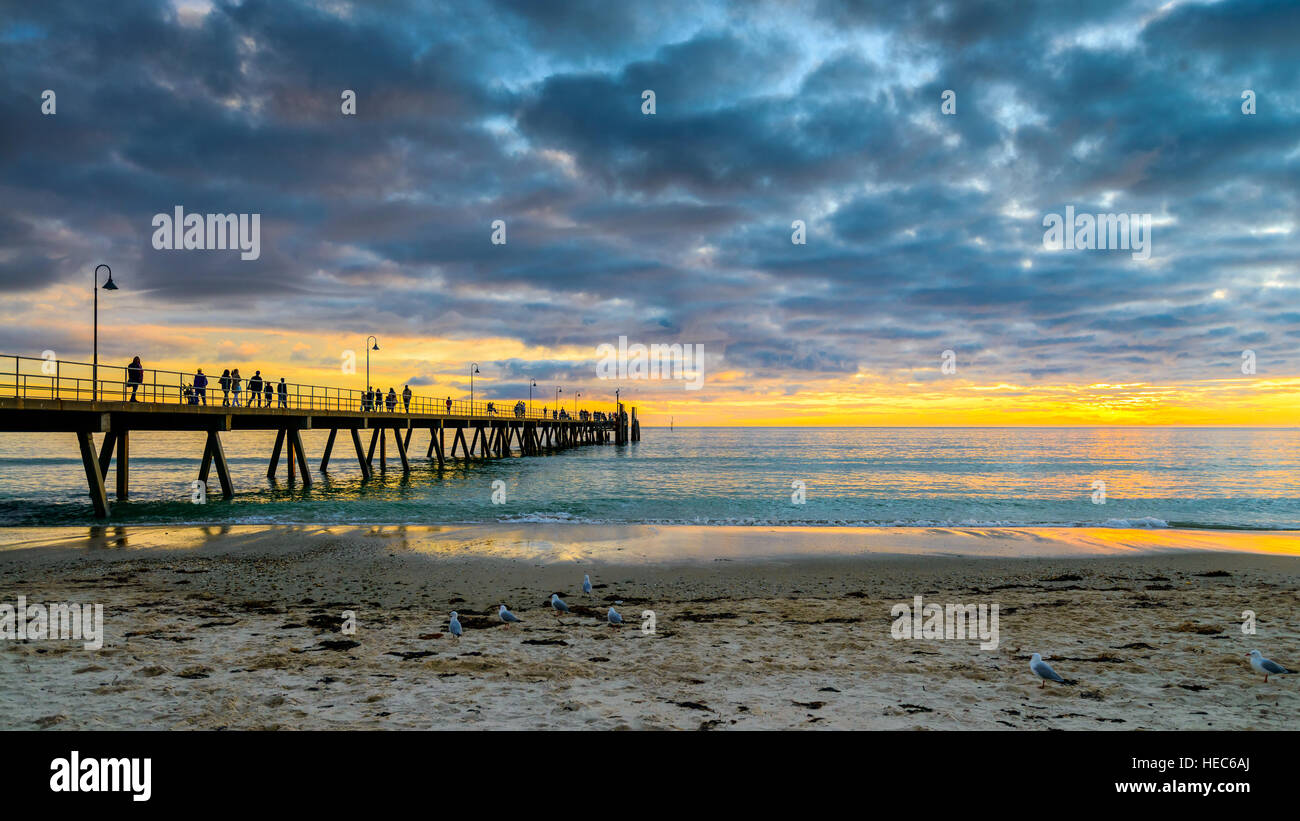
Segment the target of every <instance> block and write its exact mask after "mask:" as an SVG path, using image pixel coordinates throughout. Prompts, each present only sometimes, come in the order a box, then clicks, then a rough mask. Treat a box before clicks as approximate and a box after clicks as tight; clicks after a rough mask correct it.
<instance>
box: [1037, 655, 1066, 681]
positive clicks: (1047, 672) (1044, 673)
mask: <svg viewBox="0 0 1300 821" xmlns="http://www.w3.org/2000/svg"><path fill="white" fill-rule="evenodd" d="M1029 669H1030V670H1032V671H1033V672H1034V675H1036V676H1038V677H1039V678H1041V679H1042V680H1043V683H1042V684H1040V685H1038V686H1039V687H1046V686H1047V682H1049V681H1059V682H1061V683H1062V684H1064V683H1065V679H1063V678H1061V677H1060V676H1059V675H1057V673H1056V671H1055V670H1053V669H1052V665H1050V664H1048V663H1047V662H1045V661H1043V657H1042V656H1041V655H1039V654H1038V653H1034V655H1033V656H1032V657H1031V658H1030V659H1029Z"/></svg>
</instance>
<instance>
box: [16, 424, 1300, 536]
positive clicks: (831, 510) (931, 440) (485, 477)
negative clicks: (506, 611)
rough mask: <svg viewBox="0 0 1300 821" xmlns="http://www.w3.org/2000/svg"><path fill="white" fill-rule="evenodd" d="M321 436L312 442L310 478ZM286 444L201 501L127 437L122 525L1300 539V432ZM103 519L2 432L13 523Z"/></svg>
mask: <svg viewBox="0 0 1300 821" xmlns="http://www.w3.org/2000/svg"><path fill="white" fill-rule="evenodd" d="M325 435H326V434H325V432H324V431H307V432H305V433H304V437H303V439H304V445H305V447H306V451H307V455H308V462H309V463H310V464H311V466H312V468H313V470H315V468H316V466H317V465H318V463H319V460H320V454H321V451H322V449H323V446H324V441H325ZM273 436H274V435H273V434H272V433H269V432H263V431H236V432H230V433H224V434H222V439H223V443H224V445H225V450H226V454H227V458H228V460H229V462H230V465H231V470H232V474H233V480H234V485H235V491H236V495H235V497H234V499H232V500H230V501H226V500H223V499H221V497H220V493H219V490H214V491H213V492H212V494H211V495H210V496H209V498H208V501H207V502H206V503H205V504H193V503H192V502H191V482H192V481H193V480H194V479H195V478H196V476H197V472H198V467H199V461H200V458H201V456H202V453H203V435H202V434H194V433H149V432H135V433H132V435H131V500H130V501H129V502H125V503H118V504H114V506H113V512H112V518H111V519H110V522H112V523H118V524H132V523H136V524H157V523H205V524H207V523H245V524H248V523H253V524H256V523H293V524H317V523H338V524H365V523H374V524H437V523H467V522H526V521H546V522H563V521H575V522H598V523H600V522H609V523H651V524H655V523H659V524H673V523H682V524H716V525H814V526H816V525H841V526H842V525H899V526H935V525H1005V526H1015V525H1110V526H1137V527H1166V526H1169V527H1204V528H1244V529H1252V528H1259V529H1288V530H1289V529H1300V429H1298V428H1288V429H1247V428H1145V429H1134V428H678V429H677V430H675V431H671V432H670V431H669V430H668V429H666V428H644V429H643V439H642V441H641V442H639V443H635V444H629V445H626V446H623V447H618V446H615V445H600V446H585V447H581V448H576V449H572V450H568V451H563V452H561V453H558V454H554V455H550V456H544V457H527V458H522V457H512V458H509V459H496V460H492V461H486V462H483V461H475V462H472V463H469V464H468V465H466V464H461V463H457V464H455V465H449V466H448V467H447V468H445V469H443V470H438V469H437V468H436V466H435V465H434V463H433V462H431V460H426V459H424V458H423V455H424V452H425V449H426V448H427V446H428V438H427V437H428V434H427V432H421V431H417V432H416V433H415V434H414V438H413V439H412V443H411V452H412V456H413V457H414V460H413V465H412V472H411V474H410V475H409V476H405V477H404V476H403V475H402V472H401V470H400V469H399V466H398V463H397V461H396V459H395V458H393V455H394V451H393V448H392V446H391V444H390V447H389V456H390V459H389V468H388V470H387V472H386V473H384V474H382V475H380V474H379V473H378V472H377V473H376V476H375V478H373V479H371V480H369V481H363V480H362V478H361V474H360V471H359V470H358V468H357V465H356V459H355V455H354V454H353V452H352V448H351V443H350V441H349V440H347V439H346V438H340V444H341V446H337V445H336V447H335V450H334V454H333V456H332V458H331V464H330V472H329V475H328V477H323V476H321V474H320V473H319V472H316V473H315V474H314V480H315V482H314V484H313V485H312V487H311V488H309V489H305V488H303V487H302V486H301V485H300V484H299V485H293V486H290V485H288V484H287V483H286V482H285V479H284V463H283V461H282V462H281V465H280V471H281V473H280V475H281V478H280V479H279V481H277V482H272V481H270V480H268V479H267V478H266V475H265V474H266V465H267V460H268V457H269V454H270V451H271V446H272V441H273ZM377 458H378V454H377V453H376V459H377ZM497 480H500V481H501V482H503V483H504V491H505V501H504V503H503V504H494V503H493V490H494V488H493V485H494V482H496V481H497ZM211 482H212V484H214V485H215V484H216V475H215V471H214V473H213V475H212V477H211ZM795 482H801V483H802V484H803V488H804V491H803V493H804V499H805V502H804V503H803V504H795V503H794V500H793V498H792V497H793V495H794V494H795V493H796V489H795V488H794V487H793V483H795ZM1096 482H1104V483H1105V504H1095V503H1094V501H1093V499H1094V496H1095V495H1096V487H1095V485H1094V483H1096ZM107 483H108V484H109V487H110V499H111V498H112V495H111V490H112V485H113V478H112V474H111V472H110V476H109V477H108V478H107ZM95 522H96V520H95V519H94V518H93V516H92V513H91V508H90V504H89V501H88V498H87V494H86V489H85V477H84V474H83V473H82V468H81V461H80V457H79V456H78V452H77V449H76V443H75V439H74V437H73V436H72V435H71V434H55V435H50V434H0V525H9V526H12V525H58V524H77V525H83V524H94V523H95Z"/></svg>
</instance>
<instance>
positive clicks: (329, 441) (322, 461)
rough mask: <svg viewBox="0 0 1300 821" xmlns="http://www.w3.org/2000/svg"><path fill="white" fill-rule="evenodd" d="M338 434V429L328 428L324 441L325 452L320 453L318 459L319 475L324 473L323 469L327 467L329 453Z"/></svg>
mask: <svg viewBox="0 0 1300 821" xmlns="http://www.w3.org/2000/svg"><path fill="white" fill-rule="evenodd" d="M338 432H339V429H338V428H330V435H329V438H328V439H326V440H325V452H324V453H322V454H321V457H320V472H321V473H324V472H325V469H326V468H327V467H329V463H330V453H331V452H332V451H333V450H334V437H335V436H336V435H338Z"/></svg>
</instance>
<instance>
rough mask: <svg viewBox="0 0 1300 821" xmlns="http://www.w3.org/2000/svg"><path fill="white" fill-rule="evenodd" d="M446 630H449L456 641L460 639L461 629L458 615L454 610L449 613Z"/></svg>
mask: <svg viewBox="0 0 1300 821" xmlns="http://www.w3.org/2000/svg"><path fill="white" fill-rule="evenodd" d="M447 629H448V630H450V631H451V634H452V635H453V636H455V637H456V638H458V639H459V638H460V634H461V633H462V632H463V629H462V628H461V626H460V614H459V613H457V612H456V611H455V610H453V611H451V624H450V625H448V628H447Z"/></svg>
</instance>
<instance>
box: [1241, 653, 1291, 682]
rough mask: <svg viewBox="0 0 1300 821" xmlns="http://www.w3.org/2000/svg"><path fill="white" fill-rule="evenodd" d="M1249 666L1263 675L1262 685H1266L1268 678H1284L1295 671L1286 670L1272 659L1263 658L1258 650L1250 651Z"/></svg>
mask: <svg viewBox="0 0 1300 821" xmlns="http://www.w3.org/2000/svg"><path fill="white" fill-rule="evenodd" d="M1250 666H1251V667H1254V668H1255V669H1256V670H1257V671H1258V672H1261V673H1263V674H1264V683H1265V684H1267V683H1268V677H1269V676H1284V675H1286V674H1287V673H1294V672H1295V670H1288V669H1286V668H1285V667H1283V666H1282V665H1280V664H1278V663H1277V662H1276V661H1273V660H1272V659H1266V658H1264V654H1263V653H1260V652H1259V651H1258V650H1251V651H1250Z"/></svg>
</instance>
